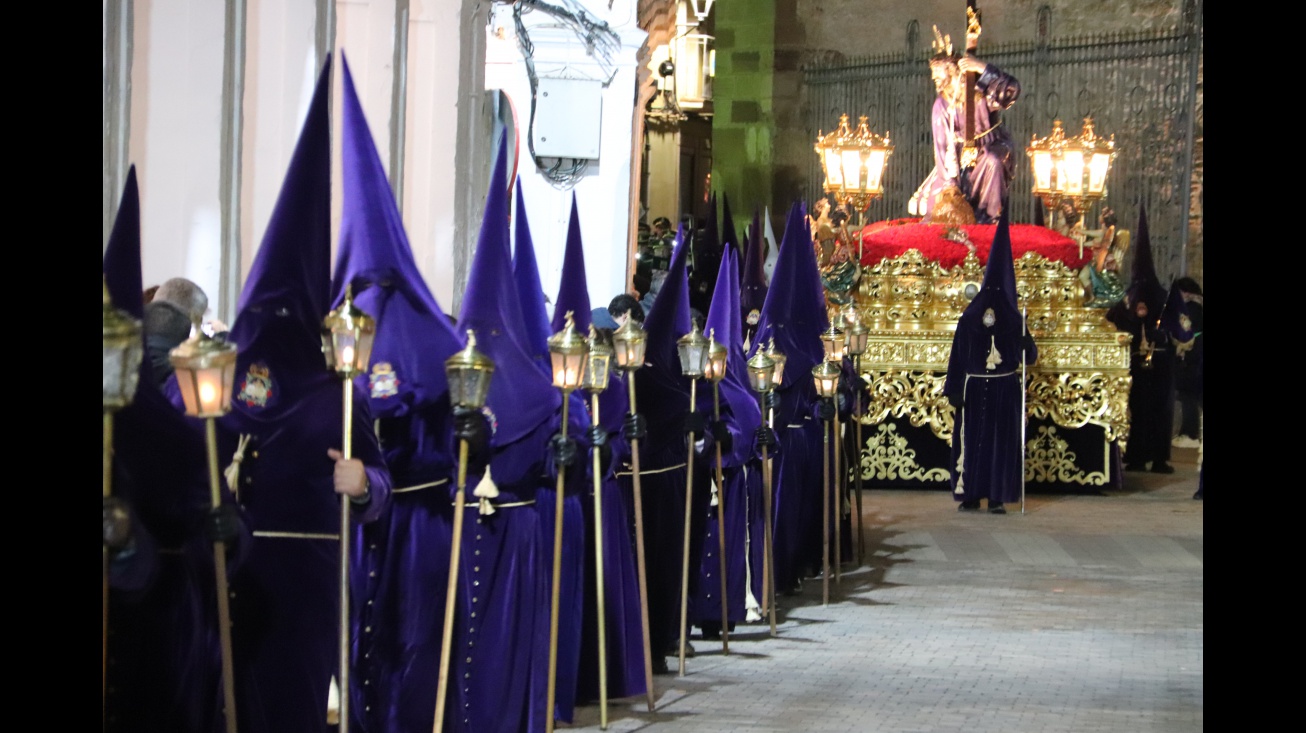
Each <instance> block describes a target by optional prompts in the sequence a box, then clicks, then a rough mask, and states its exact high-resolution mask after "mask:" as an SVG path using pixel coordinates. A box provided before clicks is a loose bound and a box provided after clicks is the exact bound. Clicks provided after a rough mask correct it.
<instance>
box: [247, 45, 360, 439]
mask: <svg viewBox="0 0 1306 733" xmlns="http://www.w3.org/2000/svg"><path fill="white" fill-rule="evenodd" d="M330 88H331V58H330V57H329V56H328V57H327V60H326V62H325V63H323V65H322V73H321V74H320V75H319V76H318V80H317V87H316V88H315V89H314V90H313V99H312V101H311V102H310V103H309V107H308V116H307V118H306V119H305V120H304V126H303V128H302V129H301V130H300V133H299V142H298V143H296V145H295V151H294V153H293V154H292V155H291V158H290V166H289V168H288V169H287V171H286V177H285V180H284V181H283V182H282V184H281V193H280V194H279V195H278V196H277V203H276V207H275V208H274V209H273V210H272V217H271V218H270V219H269V220H268V227H267V230H266V231H265V232H264V234H263V241H262V243H261V244H260V245H259V249H258V254H256V255H255V256H254V264H253V265H252V266H251V267H250V271H249V277H248V278H247V279H246V280H245V288H244V290H243V291H242V292H241V294H240V301H239V305H238V307H237V313H236V322H235V324H233V326H232V329H231V337H230V338H231V341H233V342H235V343H236V345H237V346H238V348H239V350H240V351H239V356H238V358H237V363H236V389H237V391H243V387H242V384H243V383H244V380H245V379H246V373H247V371H246V370H248V369H251V368H254V367H255V366H256V365H257V366H258V370H259V371H260V372H263V370H264V369H266V374H265V375H264V378H266V379H267V383H268V396H267V398H266V400H265V401H264V400H256V401H252V402H244V401H242V400H240V399H239V396H238V398H237V399H236V400H234V401H233V402H234V403H238V404H237V407H238V409H242V408H245V407H247V408H249V409H248V410H243V411H245V412H247V413H248V414H251V415H258V416H260V418H261V419H272V418H273V417H275V416H277V415H279V414H280V413H281V412H282V410H281V409H279V408H287V407H292V406H293V405H294V404H295V402H296V395H297V394H298V393H301V392H303V391H307V390H311V389H313V388H314V387H315V386H316V384H317V383H318V382H319V381H320V380H327V379H335V377H334V375H332V374H331V373H330V372H329V371H327V368H326V364H325V363H324V362H323V360H322V339H321V332H322V319H323V318H324V317H325V316H326V314H327V311H328V310H329V306H330V301H331V119H330V114H329V106H328V92H329V91H330ZM255 376H256V377H257V376H259V375H255Z"/></svg>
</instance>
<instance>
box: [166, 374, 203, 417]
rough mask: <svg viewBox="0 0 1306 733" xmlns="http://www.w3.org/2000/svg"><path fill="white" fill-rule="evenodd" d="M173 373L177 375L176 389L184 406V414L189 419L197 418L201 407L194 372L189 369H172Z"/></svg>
mask: <svg viewBox="0 0 1306 733" xmlns="http://www.w3.org/2000/svg"><path fill="white" fill-rule="evenodd" d="M173 372H174V373H175V374H176V375H177V389H178V390H179V391H180V392H181V401H182V403H183V404H185V406H186V414H187V415H189V416H190V417H199V416H200V410H201V405H200V401H199V387H198V385H197V384H196V379H195V377H196V375H195V372H194V371H192V370H190V369H174V370H173Z"/></svg>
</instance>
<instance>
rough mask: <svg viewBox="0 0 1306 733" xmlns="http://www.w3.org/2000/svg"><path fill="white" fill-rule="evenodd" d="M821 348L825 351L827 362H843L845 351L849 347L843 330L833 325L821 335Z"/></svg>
mask: <svg viewBox="0 0 1306 733" xmlns="http://www.w3.org/2000/svg"><path fill="white" fill-rule="evenodd" d="M821 346H822V348H824V349H825V360H826V361H833V362H836V363H837V362H841V361H843V350H844V348H845V347H846V346H847V344H846V343H845V341H844V336H843V330H842V329H840V328H839V327H838V326H836V325H834V324H833V323H831V324H830V328H829V329H827V330H826V331H823V332H822V333H821Z"/></svg>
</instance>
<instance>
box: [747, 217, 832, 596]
mask: <svg viewBox="0 0 1306 733" xmlns="http://www.w3.org/2000/svg"><path fill="white" fill-rule="evenodd" d="M828 327H829V317H828V316H827V315H826V310H825V291H824V288H823V287H822V285H821V276H820V272H819V271H818V270H817V266H816V255H815V253H814V252H813V250H812V242H811V233H810V230H809V229H808V228H807V222H806V219H805V210H804V207H803V204H802V203H801V202H798V201H795V202H794V204H793V206H792V207H790V209H789V216H788V217H787V218H786V220H785V230H784V235H783V236H782V238H781V241H780V256H779V259H778V260H777V262H776V266H775V272H774V273H773V274H772V277H771V287H770V288H769V289H768V290H767V294H766V303H765V304H764V305H763V306H762V314H761V322H760V323H759V324H758V329H757V333H758V337H757V340H756V342H755V343H754V344H753V345H752V350H753V352H754V353H755V352H756V351H757V349H766V348H768V347H769V346H770V343H771V339H772V338H774V339H775V347H776V350H777V351H779V352H781V353H783V354H784V355H785V356H786V357H787V361H786V363H785V370H784V381H783V382H782V383H781V384H780V385H778V387H777V389H776V393H777V394H778V396H779V401H780V404H779V406H778V407H777V408H776V410H775V422H774V427H775V431H776V439H777V441H778V443H779V445H778V446H777V447H778V450H777V451H776V453H777V455H776V458H775V467H774V469H773V473H772V475H773V476H774V486H773V496H774V501H773V503H772V513H773V523H774V532H773V538H774V542H773V552H774V555H775V570H774V572H775V580H776V589H777V590H779V591H782V592H783V591H786V590H789V589H792V588H793V587H794V586H795V585H796V583H797V582H798V580H799V574H800V572H801V570H802V568H803V567H819V566H820V560H821V511H820V507H821V481H820V480H819V478H813V477H819V476H820V475H821V466H822V463H821V450H822V437H821V435H822V423H821V422H820V421H819V420H817V419H815V418H814V417H813V414H812V412H813V405H814V404H815V402H816V388H815V386H814V385H813V383H812V367H814V366H816V365H817V364H818V363H820V362H821V360H822V359H824V358H825V350H824V349H823V348H822V347H821V335H820V334H821V332H822V331H824V330H826V329H827V328H828Z"/></svg>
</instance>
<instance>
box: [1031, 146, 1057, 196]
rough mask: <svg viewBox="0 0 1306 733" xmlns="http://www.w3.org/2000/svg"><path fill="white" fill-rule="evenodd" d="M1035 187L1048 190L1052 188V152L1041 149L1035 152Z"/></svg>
mask: <svg viewBox="0 0 1306 733" xmlns="http://www.w3.org/2000/svg"><path fill="white" fill-rule="evenodd" d="M1033 165H1034V188H1035V189H1036V190H1038V191H1048V190H1050V189H1051V188H1052V153H1050V152H1048V151H1046V150H1040V151H1038V152H1036V153H1034V163H1033Z"/></svg>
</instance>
